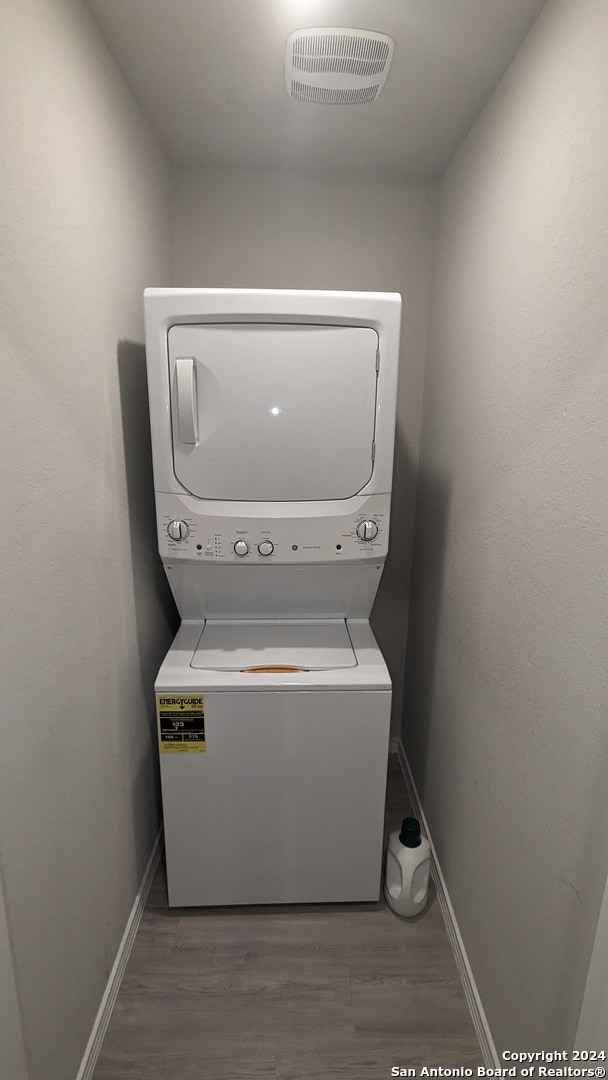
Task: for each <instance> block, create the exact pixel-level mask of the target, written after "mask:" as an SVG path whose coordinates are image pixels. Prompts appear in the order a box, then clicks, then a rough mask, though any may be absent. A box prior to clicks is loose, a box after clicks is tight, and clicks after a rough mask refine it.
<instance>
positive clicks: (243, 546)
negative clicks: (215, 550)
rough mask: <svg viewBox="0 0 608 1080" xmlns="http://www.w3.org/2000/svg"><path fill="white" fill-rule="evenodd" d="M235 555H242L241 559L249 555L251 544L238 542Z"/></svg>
mask: <svg viewBox="0 0 608 1080" xmlns="http://www.w3.org/2000/svg"><path fill="white" fill-rule="evenodd" d="M234 554H235V555H240V556H241V557H242V556H243V555H248V554H249V544H248V543H247V541H246V540H237V542H236V544H235V545H234Z"/></svg>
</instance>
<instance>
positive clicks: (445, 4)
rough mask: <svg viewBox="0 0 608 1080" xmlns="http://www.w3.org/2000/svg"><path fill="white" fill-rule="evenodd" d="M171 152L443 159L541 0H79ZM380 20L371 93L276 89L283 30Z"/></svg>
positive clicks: (360, 160) (290, 163)
mask: <svg viewBox="0 0 608 1080" xmlns="http://www.w3.org/2000/svg"><path fill="white" fill-rule="evenodd" d="M85 3H86V6H87V7H88V9H89V11H90V12H91V14H92V16H93V18H94V19H95V21H96V23H97V25H98V26H99V29H100V30H101V33H102V34H103V36H104V38H105V40H106V42H107V44H108V47H109V49H110V51H111V52H112V53H113V55H114V57H115V59H116V61H117V63H118V65H119V67H120V68H121V70H122V71H123V72H124V75H125V77H126V79H127V81H128V83H129V84H130V86H131V89H132V90H133V93H134V94H135V97H136V98H137V100H138V101H139V104H140V106H141V108H142V109H143V112H144V113H145V115H146V116H147V117H148V119H149V121H150V124H151V125H152V127H153V129H154V131H155V132H156V135H157V137H158V139H159V141H160V143H161V145H162V146H163V148H164V150H165V152H166V153H167V155H168V157H169V158H170V159H171V160H172V161H173V162H175V163H176V164H202V165H208V166H238V167H254V168H270V167H273V168H308V169H314V170H330V171H334V172H335V171H339V172H349V173H355V174H367V175H375V176H383V177H395V178H396V177H420V178H426V177H431V176H436V175H438V174H439V173H441V171H442V169H443V168H444V166H445V165H446V164H447V162H448V161H449V159H450V157H451V156H452V154H453V152H454V150H455V149H456V147H457V146H458V145H459V143H460V142H461V141H462V139H463V137H464V136H465V134H466V132H467V131H468V129H469V127H470V126H471V124H472V122H473V121H474V119H475V118H476V116H477V115H478V113H479V112H480V111H481V109H482V107H483V105H484V104H485V102H486V101H487V99H488V97H489V96H490V94H491V92H492V90H493V89H494V87H495V86H496V84H497V82H498V80H499V79H500V77H501V75H502V73H503V72H504V70H505V69H506V67H507V65H508V64H509V62H510V60H511V58H512V57H513V55H514V54H515V52H516V50H517V48H518V47H519V45H520V44H521V42H522V41H523V39H524V37H525V35H526V33H527V31H528V29H529V28H530V26H531V25H532V23H533V22H534V19H535V18H536V16H537V15H538V13H539V12H540V10H541V8H542V7H543V4H544V0H85ZM332 25H333V26H351V27H359V28H363V29H370V30H378V31H381V32H382V33H384V34H389V35H390V36H391V37H392V38H393V39H394V41H395V54H394V59H393V65H392V68H391V70H390V72H389V76H388V79H387V82H386V85H385V87H384V89H383V91H382V93H381V95H380V97H379V98H378V100H377V101H376V102H373V103H371V104H365V105H329V106H328V105H310V104H306V103H303V102H297V101H292V100H291V99H290V98H289V96H288V95H287V93H286V90H285V80H284V69H283V65H284V54H285V42H286V39H287V37H288V35H289V34H290V33H291V32H292V31H293V30H296V29H300V28H302V27H306V26H332Z"/></svg>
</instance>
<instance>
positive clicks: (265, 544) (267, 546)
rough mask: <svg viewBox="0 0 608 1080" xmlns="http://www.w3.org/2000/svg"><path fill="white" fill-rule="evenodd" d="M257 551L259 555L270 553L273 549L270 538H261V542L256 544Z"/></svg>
mask: <svg viewBox="0 0 608 1080" xmlns="http://www.w3.org/2000/svg"><path fill="white" fill-rule="evenodd" d="M258 551H259V553H260V555H272V553H273V551H274V544H273V542H272V540H262V542H261V543H260V544H258Z"/></svg>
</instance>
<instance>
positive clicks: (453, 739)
mask: <svg viewBox="0 0 608 1080" xmlns="http://www.w3.org/2000/svg"><path fill="white" fill-rule="evenodd" d="M607 55H608V6H607V5H606V3H605V0H552V2H549V3H548V5H547V7H546V8H545V9H544V10H543V13H542V15H541V16H540V18H539V20H538V21H537V23H536V25H535V27H534V28H533V30H532V31H531V33H530V35H529V36H528V39H527V40H526V42H525V43H524V45H523V46H522V48H521V50H520V52H519V54H518V56H517V57H516V59H515V61H514V62H513V64H512V66H511V68H510V69H509V71H508V72H507V74H506V76H505V78H504V79H503V82H502V84H501V85H500V87H499V88H498V90H497V91H496V93H495V94H494V96H493V98H492V100H491V102H490V103H489V105H488V106H487V107H486V109H485V110H484V112H483V113H482V115H481V117H480V118H479V120H478V122H477V123H476V125H475V126H474V128H473V129H472V131H471V132H470V133H469V136H468V137H467V139H466V141H465V143H464V144H463V146H462V147H461V149H460V150H459V152H458V154H457V155H456V157H455V159H454V161H453V162H452V164H451V166H450V168H449V169H448V171H447V174H446V176H445V178H444V182H443V185H442V197H441V212H440V233H439V241H438V245H439V246H438V264H437V277H436V292H435V299H434V309H433V313H432V334H431V343H430V354H429V364H428V370H427V376H426V385H425V404H424V419H423V439H422V451H421V475H420V482H419V491H418V516H417V538H416V559H415V573H414V589H413V602H412V624H411V626H412V629H411V651H410V654H409V659H408V675H407V685H408V689H407V693H406V699H407V706H406V711H405V718H404V727H403V738H404V742H405V746H406V749H407V753H408V755H409V757H410V759H411V762H412V764H413V767H414V771H415V775H416V780H417V783H418V785H419V788H420V791H421V794H422V798H423V802H424V805H425V808H426V811H427V813H428V817H429V821H430V824H431V828H432V832H433V837H434V839H435V842H436V844H437V847H438V850H439V855H440V859H441V862H442V866H443V869H444V872H445V875H446V878H447V882H448V886H449V890H450V894H451V897H452V900H453V902H454V907H455V910H456V914H457V917H458V920H459V924H460V927H461V930H462V932H463V936H464V939H465V942H466V946H467V949H468V953H469V957H470V959H471V961H472V964H473V969H474V972H475V975H476V978H477V981H478V985H479V988H480V991H481V995H482V999H483V1001H484V1004H485V1007H486V1010H487V1013H488V1016H489V1020H490V1024H491V1027H492V1029H493V1032H494V1036H495V1039H496V1041H497V1043H498V1044H499V1046H500V1047H505V1046H509V1047H511V1048H529V1049H540V1048H542V1047H546V1048H551V1047H559V1046H566V1047H567V1046H568V1045H571V1043H572V1040H573V1037H574V1033H575V1029H576V1022H577V1017H578V1011H579V1007H580V1001H581V995H582V990H583V986H584V980H585V974H586V969H587V964H588V962H589V952H590V948H591V943H592V940H593V934H594V930H595V922H596V919H597V914H598V908H599V903H600V899H601V894H602V888H603V884H604V880H605V877H606V869H607V862H608V813H607V811H608V726H607V724H606V708H607V704H608V665H607V662H606V661H607V659H608V655H607V645H606V642H607V641H608V597H607V585H608V497H607V492H606V462H607V460H608V424H607V416H608V400H607V393H608V383H607V380H608V366H607V347H608V303H607V297H608V231H607V230H606V213H607V209H608V110H607V108H606V102H607V101H608V64H607V63H606V56H607Z"/></svg>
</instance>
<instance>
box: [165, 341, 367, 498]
mask: <svg viewBox="0 0 608 1080" xmlns="http://www.w3.org/2000/svg"><path fill="white" fill-rule="evenodd" d="M168 340H169V376H170V386H171V419H172V430H173V463H174V470H175V475H176V477H177V479H178V480H179V481H180V483H181V484H183V486H184V487H185V488H186V489H187V490H188V491H189V492H190V493H191V494H192V495H195V496H197V497H198V498H201V499H227V500H236V501H248V502H257V501H261V502H285V501H295V502H302V501H310V500H315V501H316V500H324V499H347V498H350V497H351V496H352V495H355V494H356V493H357V492H359V491H360V490H361V489H362V488H363V487H365V485H366V484H367V483H368V482H369V480H370V477H371V475H372V469H373V452H374V451H373V445H374V430H375V418H376V379H377V370H376V357H377V350H378V335H377V334H376V331H375V330H372V329H371V328H369V327H350V326H310V325H291V324H290V325H288V324H270V323H255V324H245V323H240V324H239V323H235V324H227V323H226V324H224V323H220V324H217V323H216V324H207V325H204V326H173V327H171V329H170V330H169V335H168Z"/></svg>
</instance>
